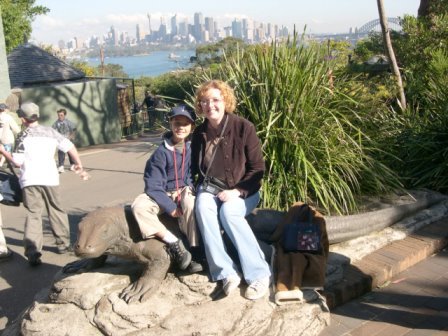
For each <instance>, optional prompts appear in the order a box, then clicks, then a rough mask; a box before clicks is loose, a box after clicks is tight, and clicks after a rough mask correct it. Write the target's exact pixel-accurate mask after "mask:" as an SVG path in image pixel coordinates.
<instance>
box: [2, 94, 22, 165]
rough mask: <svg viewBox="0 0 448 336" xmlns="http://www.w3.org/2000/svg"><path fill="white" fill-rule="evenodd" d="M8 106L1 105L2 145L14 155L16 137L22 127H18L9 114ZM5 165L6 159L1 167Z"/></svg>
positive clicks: (3, 158) (3, 159)
mask: <svg viewBox="0 0 448 336" xmlns="http://www.w3.org/2000/svg"><path fill="white" fill-rule="evenodd" d="M7 109H8V106H7V105H6V104H4V103H1V104H0V143H1V144H2V145H3V147H4V148H5V150H6V151H8V152H9V153H12V147H13V145H14V135H15V134H18V133H19V132H20V127H19V125H17V123H16V121H15V120H14V118H13V117H12V116H11V115H10V114H8V112H7ZM4 163H5V157H4V156H2V157H1V159H0V167H2V166H3V164H4Z"/></svg>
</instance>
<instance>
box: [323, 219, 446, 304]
mask: <svg viewBox="0 0 448 336" xmlns="http://www.w3.org/2000/svg"><path fill="white" fill-rule="evenodd" d="M447 244H448V217H447V218H443V219H441V220H438V221H437V222H434V223H432V224H429V225H427V226H425V227H424V228H422V229H420V230H417V231H415V232H414V233H412V234H410V235H408V236H407V237H406V238H404V239H402V240H397V241H394V242H392V243H390V244H389V245H387V246H384V247H382V248H380V249H378V250H376V251H375V252H372V253H371V254H369V255H367V256H365V257H364V258H363V259H361V260H359V261H357V262H355V263H353V264H350V265H348V266H347V267H345V269H344V271H343V280H342V281H341V282H339V283H337V284H335V285H333V286H331V287H329V288H325V290H324V291H323V293H322V294H323V295H324V296H325V297H326V300H327V305H328V307H329V308H330V309H333V308H335V307H337V306H340V305H342V304H344V303H346V302H348V301H350V300H353V299H355V298H357V297H360V296H362V295H364V294H366V293H368V292H370V291H372V290H373V289H374V288H376V287H378V286H381V285H382V284H384V283H386V282H387V281H389V280H390V279H391V278H392V277H394V276H395V275H397V274H399V273H401V272H403V271H404V270H406V269H407V268H409V267H411V266H413V265H415V264H417V263H418V262H420V261H422V260H424V259H426V258H427V257H429V256H430V255H432V254H434V253H436V252H438V251H440V250H441V249H443V248H444V247H445V246H446V245H447Z"/></svg>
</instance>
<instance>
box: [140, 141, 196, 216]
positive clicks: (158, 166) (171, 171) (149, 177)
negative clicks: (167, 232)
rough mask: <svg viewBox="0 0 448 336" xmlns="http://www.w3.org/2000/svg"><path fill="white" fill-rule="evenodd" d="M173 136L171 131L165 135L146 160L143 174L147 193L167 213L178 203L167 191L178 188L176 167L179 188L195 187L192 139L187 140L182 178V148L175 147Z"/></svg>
mask: <svg viewBox="0 0 448 336" xmlns="http://www.w3.org/2000/svg"><path fill="white" fill-rule="evenodd" d="M171 136H172V133H171V132H168V133H167V134H166V135H165V136H164V138H163V143H162V144H160V146H159V147H158V148H157V149H156V151H155V152H154V153H153V154H152V155H151V157H150V158H149V159H148V161H147V162H146V167H145V172H144V175H143V180H144V181H145V193H146V194H147V195H148V196H149V197H151V198H152V199H153V200H154V201H155V202H156V203H157V204H158V205H159V207H160V208H161V209H163V211H165V212H167V213H171V212H172V211H173V210H175V209H176V208H177V204H176V203H175V202H174V201H173V200H172V199H171V198H170V197H169V196H168V195H167V192H169V191H175V190H176V175H175V170H176V169H177V178H178V187H179V189H182V188H183V187H184V186H190V187H193V183H192V179H191V170H190V164H191V147H190V144H191V143H190V141H186V142H185V146H186V147H185V157H184V173H183V176H184V178H183V179H182V148H179V149H177V148H176V149H175V147H174V146H173V143H172V141H171ZM174 153H175V155H176V167H174V155H173V154H174Z"/></svg>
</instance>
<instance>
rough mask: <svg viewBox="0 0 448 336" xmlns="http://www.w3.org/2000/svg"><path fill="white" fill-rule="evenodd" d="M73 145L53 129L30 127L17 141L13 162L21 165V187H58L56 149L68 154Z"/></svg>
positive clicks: (37, 126)
mask: <svg viewBox="0 0 448 336" xmlns="http://www.w3.org/2000/svg"><path fill="white" fill-rule="evenodd" d="M73 146H74V145H73V143H72V142H71V141H70V140H68V139H67V138H65V137H64V136H63V135H61V134H59V133H58V132H57V131H56V130H54V129H52V128H51V127H46V126H41V125H36V126H32V127H28V128H27V129H26V130H25V132H24V135H23V136H21V137H19V138H18V139H17V146H16V151H17V152H15V153H13V160H14V161H15V162H16V163H17V164H19V165H20V185H21V187H22V188H24V187H28V186H32V185H45V186H57V185H59V173H58V170H57V166H56V161H55V160H54V155H55V152H56V149H58V150H61V151H63V152H65V153H66V152H68V151H69V150H70V149H72V148H73Z"/></svg>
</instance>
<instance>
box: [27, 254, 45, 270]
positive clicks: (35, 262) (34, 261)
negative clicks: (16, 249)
mask: <svg viewBox="0 0 448 336" xmlns="http://www.w3.org/2000/svg"><path fill="white" fill-rule="evenodd" d="M41 256H42V254H41V253H39V252H36V253H33V254H30V255H29V256H28V263H29V264H30V266H33V267H34V266H39V265H40V264H42V260H41V259H40V257H41Z"/></svg>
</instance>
